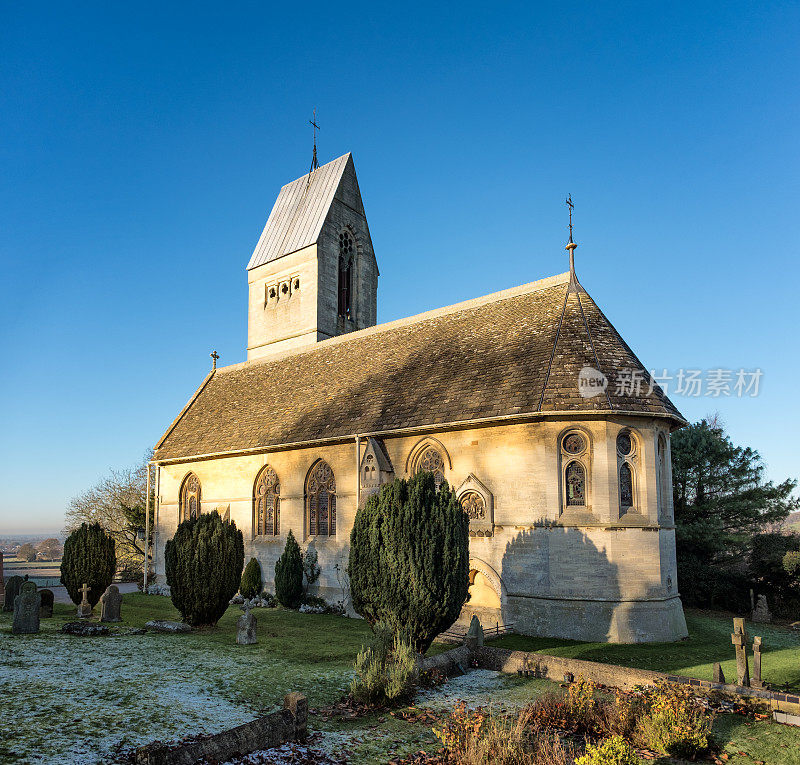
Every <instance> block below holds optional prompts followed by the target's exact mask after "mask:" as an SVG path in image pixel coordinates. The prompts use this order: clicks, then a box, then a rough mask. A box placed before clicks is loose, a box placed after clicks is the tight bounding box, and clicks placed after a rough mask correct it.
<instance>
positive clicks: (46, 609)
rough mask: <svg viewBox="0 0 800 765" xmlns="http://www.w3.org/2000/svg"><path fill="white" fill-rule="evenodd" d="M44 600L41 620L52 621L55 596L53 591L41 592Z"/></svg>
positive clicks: (40, 608) (40, 611)
mask: <svg viewBox="0 0 800 765" xmlns="http://www.w3.org/2000/svg"><path fill="white" fill-rule="evenodd" d="M39 595H40V596H41V598H42V605H41V606H40V607H39V618H40V619H50V618H51V617H52V616H53V603H54V601H55V596H54V595H53V591H52V590H39Z"/></svg>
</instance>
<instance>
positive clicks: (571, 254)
mask: <svg viewBox="0 0 800 765" xmlns="http://www.w3.org/2000/svg"><path fill="white" fill-rule="evenodd" d="M574 208H575V205H574V204H572V194H570V195H569V196H568V197H567V209H568V210H569V242H568V243H567V246H566V247H565V248H564V249H565V250H569V281H570V284H577V282H578V278H577V276H575V248H576V247H577V246H578V245H577V244H575V242H573V241H572V211H573V209H574Z"/></svg>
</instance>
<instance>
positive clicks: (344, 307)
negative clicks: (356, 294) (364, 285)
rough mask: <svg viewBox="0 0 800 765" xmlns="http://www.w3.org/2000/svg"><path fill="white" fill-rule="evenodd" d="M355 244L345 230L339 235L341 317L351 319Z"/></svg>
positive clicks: (339, 310)
mask: <svg viewBox="0 0 800 765" xmlns="http://www.w3.org/2000/svg"><path fill="white" fill-rule="evenodd" d="M354 253H355V243H354V242H353V236H352V234H351V233H350V232H349V231H348V230H347V229H345V230H344V231H342V232H340V234H339V308H338V313H339V317H340V318H342V319H349V318H350V315H351V312H352V302H353V255H354Z"/></svg>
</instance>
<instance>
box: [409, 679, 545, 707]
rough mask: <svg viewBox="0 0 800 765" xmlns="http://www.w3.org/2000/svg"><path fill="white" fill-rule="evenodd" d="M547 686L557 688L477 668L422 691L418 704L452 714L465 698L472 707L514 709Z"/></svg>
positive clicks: (534, 696) (418, 696) (530, 699)
mask: <svg viewBox="0 0 800 765" xmlns="http://www.w3.org/2000/svg"><path fill="white" fill-rule="evenodd" d="M547 687H553V686H552V683H548V682H547V681H536V680H520V679H519V678H517V677H516V676H514V675H507V674H504V673H502V672H495V671H493V670H490V669H473V670H471V671H470V672H467V673H466V674H465V675H461V676H459V677H451V678H450V679H449V680H448V681H447V682H446V683H444V684H443V685H440V686H437V687H436V688H431V689H429V690H424V691H421V692H420V693H419V694H418V695H417V699H416V702H417V703H416V705H417V706H418V707H422V708H426V709H431V710H432V711H434V712H446V713H448V714H449V713H450V711H452V709H453V707H454V706H455V704H456V702H457V701H463V702H464V703H465V704H466V705H467V707H469V708H470V709H474V708H475V707H480V706H483V707H485V706H489V705H490V704H495V705H497V706H498V707H502V709H503V710H505V711H508V712H513V711H517V710H519V709H522V708H523V707H524V706H525V705H526V704H530V703H531V702H532V701H533V700H534V699H535V698H536V697H537V696H539V695H540V694H541V693H542V691H543V690H544V688H547Z"/></svg>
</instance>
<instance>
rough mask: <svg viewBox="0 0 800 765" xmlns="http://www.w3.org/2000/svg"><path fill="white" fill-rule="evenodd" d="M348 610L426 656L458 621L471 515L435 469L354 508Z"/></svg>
mask: <svg viewBox="0 0 800 765" xmlns="http://www.w3.org/2000/svg"><path fill="white" fill-rule="evenodd" d="M348 574H349V575H350V586H351V592H352V597H353V608H354V609H355V611H356V612H357V613H358V614H360V615H361V616H363V617H364V618H365V619H366V620H367V621H368V622H369V624H370V625H374V624H376V623H377V622H384V623H385V624H386V625H387V626H389V627H390V628H391V629H392V630H393V632H394V633H395V634H398V635H400V637H401V638H402V639H403V640H405V641H407V642H409V643H410V644H411V645H412V646H413V647H414V648H415V649H416V650H417V651H420V652H422V653H424V652H425V651H426V650H427V649H428V647H429V646H430V644H431V643H432V642H433V639H434V638H435V637H436V636H437V635H438V634H439V633H440V632H443V631H444V630H446V629H447V628H448V627H449V626H450V625H451V624H453V622H454V621H455V620H456V619H457V618H458V615H459V613H460V611H461V607H462V606H463V605H464V601H465V600H466V598H467V591H468V589H469V519H468V518H467V514H466V513H465V512H464V510H463V508H462V507H461V505H460V504H459V502H458V500H457V499H456V497H455V494H454V493H453V492H452V491H450V488H449V486H448V485H447V483H446V482H445V483H443V484H442V487H441V489H440V490H439V491H438V492H437V491H436V484H435V482H434V477H433V474H432V473H427V472H422V473H418V474H417V475H415V476H414V477H413V478H411V479H410V480H408V481H406V480H405V479H402V478H399V479H396V480H395V481H394V482H393V483H390V484H386V485H385V486H383V488H382V489H381V492H380V494H378V495H377V496H375V495H373V496H372V497H370V498H369V500H368V501H367V503H366V505H365V506H364V507H363V508H361V509H360V510H359V511H358V512H357V513H356V518H355V522H354V524H353V530H352V532H351V534H350V562H349V565H348Z"/></svg>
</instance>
